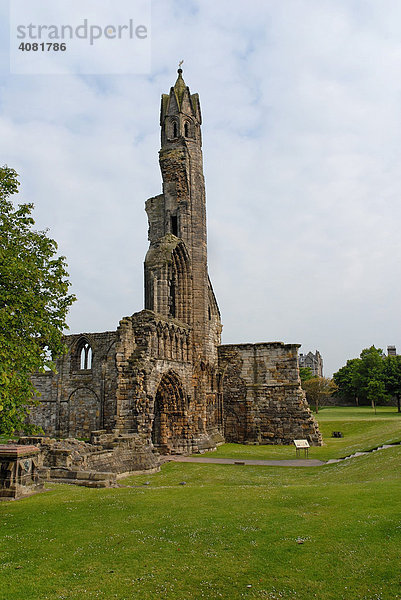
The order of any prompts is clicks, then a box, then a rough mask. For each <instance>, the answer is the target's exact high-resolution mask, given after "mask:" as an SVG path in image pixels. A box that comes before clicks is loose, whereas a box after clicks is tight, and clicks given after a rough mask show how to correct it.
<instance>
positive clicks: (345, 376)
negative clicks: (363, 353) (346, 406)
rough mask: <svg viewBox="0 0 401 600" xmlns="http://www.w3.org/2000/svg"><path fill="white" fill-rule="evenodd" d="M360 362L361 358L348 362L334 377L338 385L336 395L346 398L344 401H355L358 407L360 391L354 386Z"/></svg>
mask: <svg viewBox="0 0 401 600" xmlns="http://www.w3.org/2000/svg"><path fill="white" fill-rule="evenodd" d="M360 361H361V359H360V358H351V359H350V360H347V363H346V364H345V365H344V366H343V367H341V369H339V370H338V371H337V373H334V375H333V379H334V382H335V383H336V385H337V391H336V393H335V395H336V396H338V397H340V398H344V400H355V403H356V405H357V406H358V390H357V389H356V387H355V385H354V377H355V372H356V370H357V369H358V365H359V363H360Z"/></svg>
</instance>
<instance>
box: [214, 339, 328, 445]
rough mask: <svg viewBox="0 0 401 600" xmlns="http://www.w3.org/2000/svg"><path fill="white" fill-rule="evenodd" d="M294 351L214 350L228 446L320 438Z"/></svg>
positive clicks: (285, 347) (270, 347) (274, 347)
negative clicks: (218, 369) (302, 387)
mask: <svg viewBox="0 0 401 600" xmlns="http://www.w3.org/2000/svg"><path fill="white" fill-rule="evenodd" d="M298 347H299V346H298V345H297V344H283V343H282V342H273V343H261V344H239V345H234V344H233V345H225V346H220V348H219V360H220V369H221V371H222V375H223V384H222V385H223V407H224V425H225V438H226V441H227V442H240V443H256V444H291V443H292V442H293V440H294V439H307V440H308V441H309V443H310V444H311V445H312V444H313V445H320V444H321V435H320V433H319V430H318V427H317V423H316V421H315V420H314V418H313V416H312V414H311V412H310V409H309V406H308V404H307V402H306V400H305V395H304V393H303V391H302V389H301V385H300V380H299V374H298V358H297V357H298Z"/></svg>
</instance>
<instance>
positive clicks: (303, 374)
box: [299, 367, 313, 384]
mask: <svg viewBox="0 0 401 600" xmlns="http://www.w3.org/2000/svg"><path fill="white" fill-rule="evenodd" d="M299 377H300V379H301V384H302V383H303V382H304V381H308V379H312V377H313V373H312V371H311V370H310V368H309V367H299Z"/></svg>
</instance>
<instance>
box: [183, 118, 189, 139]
mask: <svg viewBox="0 0 401 600" xmlns="http://www.w3.org/2000/svg"><path fill="white" fill-rule="evenodd" d="M184 135H185V137H189V124H188V122H187V121H186V122H185V124H184Z"/></svg>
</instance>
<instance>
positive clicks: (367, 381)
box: [333, 346, 390, 411]
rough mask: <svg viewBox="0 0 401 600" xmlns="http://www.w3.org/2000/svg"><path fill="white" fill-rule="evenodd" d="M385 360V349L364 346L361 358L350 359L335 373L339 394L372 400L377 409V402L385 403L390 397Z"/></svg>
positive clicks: (362, 399) (367, 400)
mask: <svg viewBox="0 0 401 600" xmlns="http://www.w3.org/2000/svg"><path fill="white" fill-rule="evenodd" d="M385 362H386V356H385V355H384V353H383V350H381V349H380V348H376V347H375V346H371V347H370V348H364V349H363V350H362V352H361V354H360V357H359V358H353V359H351V360H348V361H347V364H346V365H345V366H344V367H342V368H341V369H339V371H337V373H334V375H333V378H334V381H335V382H336V384H337V385H338V392H337V395H340V396H342V397H345V398H350V397H354V398H356V399H358V400H360V401H361V402H365V403H368V402H370V403H371V404H372V408H374V409H375V411H376V404H377V403H379V404H383V403H386V402H388V401H389V399H390V396H389V393H388V390H387V387H386V372H385Z"/></svg>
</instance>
